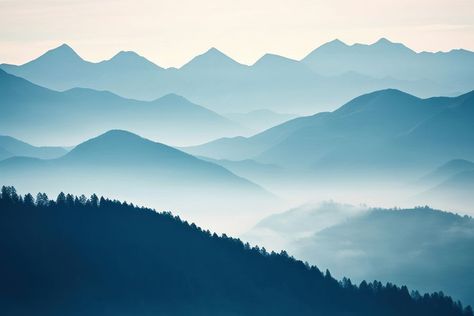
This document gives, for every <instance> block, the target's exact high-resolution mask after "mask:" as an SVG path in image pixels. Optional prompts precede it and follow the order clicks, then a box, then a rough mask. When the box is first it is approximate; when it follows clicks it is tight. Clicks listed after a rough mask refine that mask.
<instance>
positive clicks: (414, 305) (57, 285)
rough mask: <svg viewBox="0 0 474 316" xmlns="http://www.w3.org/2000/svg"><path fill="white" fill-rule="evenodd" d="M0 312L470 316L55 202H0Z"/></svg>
mask: <svg viewBox="0 0 474 316" xmlns="http://www.w3.org/2000/svg"><path fill="white" fill-rule="evenodd" d="M0 218H1V221H0V237H1V238H0V251H1V252H2V254H3V259H2V260H1V261H0V276H1V278H2V282H1V283H0V294H1V295H0V308H1V310H2V312H3V313H6V314H10V315H13V314H15V315H19V314H35V315H48V316H55V315H58V316H59V315H91V316H93V315H102V316H104V315H220V316H221V315H268V314H271V315H290V314H293V315H295V314H296V315H315V314H323V315H327V316H331V315H354V316H355V315H361V316H362V315H364V316H368V315H390V316H391V315H393V316H395V315H440V316H441V315H443V316H450V315H453V316H458V315H459V316H461V315H462V316H472V315H473V314H472V310H471V309H470V308H466V309H464V310H463V308H462V307H461V305H460V303H454V302H453V301H452V299H451V298H449V297H448V296H445V295H443V294H442V293H434V294H431V295H428V294H425V295H423V296H421V295H420V294H418V293H412V294H411V295H410V294H409V292H408V289H407V288H406V287H401V288H399V287H397V286H395V285H392V284H387V285H382V284H381V283H380V282H376V281H375V282H373V283H369V284H368V283H366V282H362V283H361V284H360V286H356V285H353V284H352V283H351V282H350V280H348V279H344V280H343V281H342V282H337V281H336V280H335V279H333V278H332V277H331V275H330V273H329V272H326V273H325V274H323V273H322V272H321V271H320V270H318V269H317V268H316V267H309V266H308V265H305V264H303V263H302V262H300V261H296V260H295V259H293V258H290V257H288V255H287V254H286V253H285V252H282V253H281V254H276V253H267V252H266V251H265V249H263V248H262V249H259V248H258V247H254V248H250V246H249V245H248V244H243V243H242V242H241V241H240V240H237V239H232V238H229V237H227V236H225V235H223V236H221V237H219V236H217V235H216V234H211V233H210V232H208V231H203V230H201V229H200V228H198V227H196V226H195V225H194V224H191V225H190V224H188V223H187V222H183V221H182V220H180V219H179V218H176V217H173V216H172V215H171V214H170V213H156V212H154V211H153V210H150V209H145V208H138V207H134V206H133V205H130V204H126V203H121V202H118V201H111V200H108V199H104V198H100V199H98V198H97V196H95V195H93V196H91V198H90V199H87V198H85V197H84V196H81V197H74V196H72V195H65V194H63V193H62V194H60V195H59V196H58V198H57V199H56V201H49V200H48V198H47V196H45V195H44V194H38V196H37V199H36V204H35V199H34V198H33V197H32V196H31V195H29V194H28V195H26V196H25V197H21V196H18V195H17V194H16V192H15V190H14V188H11V187H3V189H2V193H1V197H0Z"/></svg>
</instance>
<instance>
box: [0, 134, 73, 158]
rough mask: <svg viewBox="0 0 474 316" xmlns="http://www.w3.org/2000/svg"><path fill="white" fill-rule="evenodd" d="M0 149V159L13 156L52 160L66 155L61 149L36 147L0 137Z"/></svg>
mask: <svg viewBox="0 0 474 316" xmlns="http://www.w3.org/2000/svg"><path fill="white" fill-rule="evenodd" d="M0 149H1V150H2V152H1V153H0V159H5V158H9V157H13V156H26V157H33V158H41V159H53V158H57V157H60V156H63V155H64V154H66V153H67V150H66V149H64V148H62V147H36V146H32V145H30V144H27V143H25V142H22V141H20V140H18V139H15V138H13V137H10V136H0ZM2 153H3V154H2ZM2 157H3V158H2Z"/></svg>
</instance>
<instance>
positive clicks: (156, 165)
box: [0, 130, 275, 229]
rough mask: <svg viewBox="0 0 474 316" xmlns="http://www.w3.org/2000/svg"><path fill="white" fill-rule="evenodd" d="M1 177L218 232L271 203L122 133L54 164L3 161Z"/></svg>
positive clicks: (237, 182)
mask: <svg viewBox="0 0 474 316" xmlns="http://www.w3.org/2000/svg"><path fill="white" fill-rule="evenodd" d="M0 177H1V178H2V181H4V182H5V183H11V184H14V185H16V186H17V187H18V188H21V189H22V190H28V191H30V190H34V189H36V188H38V187H39V186H42V187H43V188H44V190H45V191H46V192H48V193H51V194H57V192H59V191H60V190H62V188H66V189H68V190H69V191H71V192H91V191H95V192H99V193H101V194H108V195H109V196H113V197H120V198H123V199H126V200H128V201H134V202H144V201H146V202H147V203H150V204H151V205H160V206H161V207H163V208H165V209H173V210H178V211H180V212H183V213H185V214H187V215H188V216H189V217H190V218H193V219H199V220H200V222H203V223H205V224H208V225H218V224H219V223H220V224H221V225H222V227H226V226H225V223H223V222H220V220H222V221H224V220H227V223H230V222H232V221H233V220H232V219H229V218H228V214H229V212H230V211H232V210H234V211H235V210H239V212H240V213H239V216H241V217H242V223H246V222H245V221H246V220H250V218H248V219H246V216H247V215H252V212H253V211H254V208H255V209H258V208H259V207H262V206H263V205H267V206H269V205H271V203H273V201H275V198H274V197H273V196H272V195H271V194H270V193H268V192H267V191H265V190H264V189H262V188H261V187H260V186H258V185H256V184H254V183H252V182H250V181H248V180H246V179H244V178H241V177H238V176H236V175H235V174H233V173H231V172H230V171H228V170H227V169H225V168H223V167H221V166H219V165H216V164H214V163H211V162H207V161H203V160H200V159H198V158H195V157H193V156H191V155H188V154H186V153H184V152H181V151H179V150H177V149H174V148H172V147H169V146H166V145H164V144H161V143H156V142H153V141H150V140H147V139H145V138H142V137H140V136H137V135H135V134H132V133H130V132H126V131H121V130H112V131H109V132H107V133H105V134H102V135H100V136H98V137H95V138H92V139H90V140H88V141H86V142H83V143H81V144H79V145H77V146H75V147H74V148H73V149H72V150H71V151H70V152H68V153H67V154H66V155H64V156H62V157H60V158H58V159H50V160H39V159H34V158H26V157H18V158H10V159H6V160H4V161H1V162H0ZM241 196H246V200H242V199H241ZM224 207H225V208H224ZM245 207H248V209H246V208H245ZM223 210H225V211H223ZM216 213H217V214H216ZM252 216H254V217H255V216H258V214H253V215H252ZM252 220H253V219H252ZM222 227H220V228H219V229H223V228H222ZM234 228H235V229H238V228H239V225H238V224H236V225H234Z"/></svg>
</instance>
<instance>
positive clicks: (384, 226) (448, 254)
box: [245, 203, 474, 304]
mask: <svg viewBox="0 0 474 316" xmlns="http://www.w3.org/2000/svg"><path fill="white" fill-rule="evenodd" d="M401 228H403V229H402V231H403V233H402V234H401V233H400V232H401V231H400V229H401ZM245 238H247V239H248V240H250V241H252V242H258V243H259V244H260V245H264V246H265V247H267V249H268V248H270V249H282V247H284V249H287V250H288V251H289V253H290V254H293V255H295V256H297V257H298V258H302V259H303V260H307V261H308V262H310V263H313V264H314V263H317V264H318V266H320V267H322V268H324V269H326V268H328V269H330V270H331V272H333V274H334V275H336V276H338V277H341V276H342V275H345V276H348V277H350V278H351V279H352V280H357V281H358V282H359V281H361V280H363V279H370V280H372V279H378V280H382V281H387V280H393V281H395V282H397V283H400V284H406V285H408V286H409V287H412V288H417V289H421V290H423V291H433V290H435V289H436V290H438V291H439V290H442V291H444V292H446V293H450V294H451V295H453V296H454V297H456V298H458V299H461V300H462V301H463V302H466V303H468V304H472V303H473V302H474V296H473V293H474V292H473V289H474V282H473V280H472V278H471V277H470V276H471V275H472V273H474V271H473V267H472V264H471V262H472V260H473V259H474V258H473V251H472V250H473V249H474V248H473V247H474V220H473V219H472V218H471V217H469V216H459V215H456V214H452V213H447V212H442V211H438V210H433V209H430V208H415V209H401V210H400V209H398V210H388V209H370V210H368V209H367V208H365V209H364V208H361V207H354V206H350V205H341V204H335V203H324V204H322V205H318V206H314V205H313V207H312V208H311V207H310V206H304V207H300V208H297V209H293V210H290V211H288V212H284V213H281V214H275V215H273V216H271V217H268V218H265V219H263V220H262V221H261V222H260V223H259V224H258V225H256V226H255V227H254V228H253V229H252V230H251V231H250V232H248V233H247V234H245Z"/></svg>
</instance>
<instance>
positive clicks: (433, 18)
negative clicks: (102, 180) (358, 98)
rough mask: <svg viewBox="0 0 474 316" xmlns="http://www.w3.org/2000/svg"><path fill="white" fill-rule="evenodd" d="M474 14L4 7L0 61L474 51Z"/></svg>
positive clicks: (298, 4)
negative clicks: (366, 47)
mask: <svg viewBox="0 0 474 316" xmlns="http://www.w3.org/2000/svg"><path fill="white" fill-rule="evenodd" d="M427 8H429V10H427ZM473 11H474V2H473V1H471V0H452V1H445V0H434V1H433V0H431V1H428V0H419V1H416V2H413V1H408V0H403V1H397V2H393V1H389V0H381V1H380V0H368V1H366V2H365V3H364V5H361V4H360V2H354V1H350V0H335V1H331V2H328V1H321V0H318V1H310V0H296V1H284V0H276V1H275V0H261V1H258V2H256V1H250V0H243V1H232V0H219V1H217V0H203V1H192V0H179V1H171V0H160V1H152V0H141V1H132V0H118V1H111V0H106V1H100V2H98V1H92V0H84V1H77V0H66V1H57V0H37V1H26V0H15V1H13V0H0V61H1V62H8V63H14V64H17V63H24V62H26V61H28V60H30V59H32V58H34V57H35V56H38V55H39V54H40V53H42V52H43V51H45V50H47V49H49V48H51V47H54V46H58V45H59V44H61V43H64V42H67V43H69V44H71V45H72V46H73V47H75V48H77V50H78V52H79V54H80V55H81V56H83V57H84V58H86V59H88V60H93V61H99V60H103V59H106V58H109V57H110V56H111V55H114V54H115V53H116V52H117V51H120V50H123V49H127V50H133V51H136V52H138V53H139V54H141V55H145V56H147V57H149V58H150V59H151V60H152V61H153V62H155V63H157V64H159V65H162V66H165V67H170V66H176V67H179V66H182V65H183V64H185V63H186V62H188V61H189V60H190V59H191V58H192V57H193V56H195V55H197V54H199V53H202V52H204V51H206V50H207V49H208V48H209V47H213V46H215V47H218V48H219V49H220V50H222V51H223V52H224V53H231V55H232V57H234V58H235V59H236V60H237V61H239V62H242V63H244V64H252V63H254V62H255V61H256V60H257V59H258V58H260V57H261V56H262V55H263V54H264V53H266V52H272V53H277V54H281V55H284V56H288V57H291V58H296V59H301V58H303V57H304V56H305V55H306V54H308V53H309V52H310V51H311V50H312V49H314V48H315V47H316V46H318V45H320V44H322V43H324V42H327V41H330V40H332V39H334V38H339V39H341V40H343V41H344V42H346V43H349V44H352V43H355V42H362V43H372V42H375V41H376V40H377V39H378V38H380V37H384V36H385V37H388V38H390V39H392V40H394V41H396V42H403V43H405V44H407V45H408V46H409V47H412V48H413V49H415V50H416V51H424V50H426V51H439V50H444V51H446V50H450V49H452V48H460V47H462V48H466V49H470V50H474V22H473V20H472V12H473Z"/></svg>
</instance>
